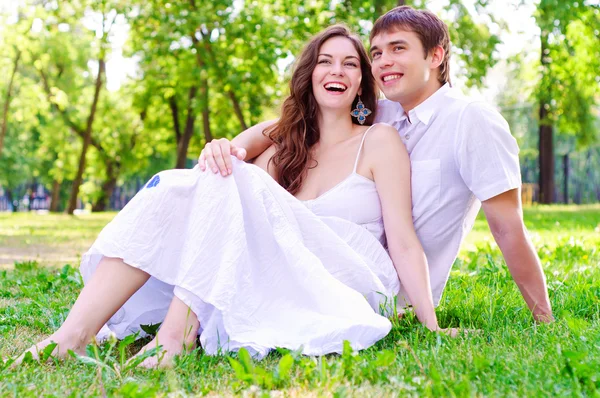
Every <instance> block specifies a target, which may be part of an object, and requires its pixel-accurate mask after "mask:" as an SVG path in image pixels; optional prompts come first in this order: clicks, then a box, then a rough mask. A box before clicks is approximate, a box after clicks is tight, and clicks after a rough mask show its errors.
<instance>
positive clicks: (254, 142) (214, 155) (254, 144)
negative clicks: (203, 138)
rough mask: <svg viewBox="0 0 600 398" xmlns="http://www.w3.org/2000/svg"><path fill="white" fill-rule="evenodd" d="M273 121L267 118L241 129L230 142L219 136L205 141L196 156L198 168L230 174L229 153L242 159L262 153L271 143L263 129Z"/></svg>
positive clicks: (273, 121)
mask: <svg viewBox="0 0 600 398" xmlns="http://www.w3.org/2000/svg"><path fill="white" fill-rule="evenodd" d="M275 122H276V120H269V121H266V122H262V123H259V124H256V125H254V126H252V127H250V128H249V129H247V130H244V131H242V132H241V133H240V134H238V135H237V136H236V137H235V138H234V139H233V140H231V142H230V141H229V140H228V139H227V138H219V139H215V140H212V141H211V142H208V143H206V145H205V146H204V149H203V150H202V153H200V157H199V158H198V164H199V166H200V169H201V170H202V171H204V170H206V167H208V169H210V170H212V171H213V173H221V174H222V175H223V176H226V175H229V174H231V167H232V166H231V155H234V156H236V157H237V158H238V159H240V160H244V159H254V158H255V157H257V156H258V155H260V154H261V153H263V152H264V151H265V150H266V149H267V148H268V147H269V146H270V145H271V144H272V142H271V140H269V138H267V137H265V136H264V134H263V131H264V130H265V129H266V128H268V127H270V126H271V125H273V124H274V123H275ZM205 163H206V167H205Z"/></svg>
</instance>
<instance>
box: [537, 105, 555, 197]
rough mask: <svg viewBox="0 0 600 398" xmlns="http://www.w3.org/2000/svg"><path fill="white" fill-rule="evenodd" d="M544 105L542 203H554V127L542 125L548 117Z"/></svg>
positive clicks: (542, 113) (541, 172) (542, 115)
mask: <svg viewBox="0 0 600 398" xmlns="http://www.w3.org/2000/svg"><path fill="white" fill-rule="evenodd" d="M544 105H545V104H544V103H541V104H540V132H539V134H540V142H539V153H540V159H539V164H540V176H539V186H540V203H546V204H548V203H553V202H554V143H553V131H552V126H548V125H545V124H541V123H543V122H541V120H543V119H544V118H546V117H547V114H548V112H547V110H546V108H545V107H544Z"/></svg>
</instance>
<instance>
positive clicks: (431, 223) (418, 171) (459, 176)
mask: <svg viewBox="0 0 600 398" xmlns="http://www.w3.org/2000/svg"><path fill="white" fill-rule="evenodd" d="M376 122H384V123H388V124H391V125H392V126H394V127H395V128H396V129H397V130H398V132H399V133H400V137H401V138H402V141H403V142H404V144H405V145H406V148H407V149H408V153H409V155H410V160H411V173H412V202H413V209H412V210H413V222H414V225H415V230H416V232H417V235H418V237H419V239H420V241H421V244H422V246H423V249H424V250H425V255H426V256H427V261H428V263H429V272H430V278H431V289H432V293H433V300H434V303H435V305H437V304H438V303H439V300H440V297H441V295H442V292H443V290H444V287H445V286H446V282H447V280H448V276H449V275H450V269H451V268H452V264H453V263H454V260H455V259H456V256H457V255H458V251H459V248H460V245H461V243H462V241H463V239H464V237H465V236H466V235H467V233H469V232H470V231H471V228H472V227H473V223H474V222H475V217H476V216H477V213H478V212H479V209H480V207H481V201H484V200H487V199H490V198H492V197H494V196H496V195H499V194H501V193H503V192H506V191H509V190H511V189H514V188H518V187H519V186H520V185H521V172H520V167H519V156H518V154H519V147H518V146H517V142H516V140H515V139H514V137H513V136H512V135H511V134H510V129H509V127H508V123H507V122H506V120H504V118H503V117H502V116H501V115H500V114H499V113H498V112H497V111H496V110H494V109H492V108H491V107H490V106H488V105H487V104H486V103H485V102H481V101H477V100H474V99H469V98H466V97H464V96H463V95H462V94H461V93H459V92H458V91H457V90H456V89H455V88H451V87H450V86H449V85H448V84H446V85H444V86H442V87H441V88H440V89H439V90H438V91H436V92H435V93H434V94H433V95H432V96H431V97H429V98H428V99H427V100H425V101H424V102H423V103H421V104H420V105H419V106H417V107H416V108H414V109H412V110H411V111H409V112H408V117H407V116H406V114H405V112H404V110H403V109H402V107H401V106H400V104H399V103H397V102H394V101H389V100H381V101H379V104H378V114H377V118H376ZM399 297H400V298H399V304H400V305H402V304H403V303H402V296H399ZM405 300H406V299H405ZM406 301H407V302H408V300H406Z"/></svg>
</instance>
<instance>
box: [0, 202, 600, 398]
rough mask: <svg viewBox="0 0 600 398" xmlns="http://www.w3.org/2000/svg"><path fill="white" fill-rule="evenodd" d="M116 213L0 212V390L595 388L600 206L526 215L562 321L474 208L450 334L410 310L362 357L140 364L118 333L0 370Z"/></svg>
mask: <svg viewBox="0 0 600 398" xmlns="http://www.w3.org/2000/svg"><path fill="white" fill-rule="evenodd" d="M113 216H114V213H113V214H94V215H84V216H78V217H69V216H65V215H34V214H2V213H0V357H1V359H0V361H1V362H0V396H40V395H48V396H53V395H60V396H62V395H73V396H83V395H85V396H87V395H118V396H132V397H133V396H148V395H162V396H166V395H169V396H187V395H236V394H242V395H246V396H336V397H338V396H339V397H341V396H361V397H362V396H373V397H379V396H397V395H402V396H404V395H426V396H472V395H476V396H496V395H501V396H506V395H510V396H545V395H561V396H562V395H568V396H600V267H599V265H600V206H599V205H594V206H585V207H575V206H554V207H543V206H539V207H532V208H528V209H526V211H525V220H526V224H527V227H528V229H529V231H530V233H531V235H532V238H533V241H534V243H535V245H536V247H537V249H538V252H539V255H540V258H541V260H542V263H543V266H544V269H545V272H546V276H547V279H548V287H549V294H550V299H551V302H552V305H553V308H554V312H555V315H556V318H557V320H556V322H554V323H553V324H550V325H537V324H535V323H534V322H533V321H532V318H531V316H530V314H529V312H528V310H527V308H526V306H525V304H524V302H523V300H522V298H521V296H520V294H519V292H518V289H517V287H516V285H515V284H514V283H513V282H512V279H511V277H510V274H509V273H508V271H507V269H506V266H505V265H504V262H503V260H502V256H501V255H500V252H499V251H498V248H497V246H496V245H495V244H494V242H493V239H492V238H491V235H490V233H489V231H488V229H487V226H486V223H485V220H484V219H483V218H480V219H478V220H477V223H476V225H475V229H474V231H473V232H472V233H471V234H470V235H469V237H468V239H467V242H466V243H465V244H464V245H463V250H462V251H461V253H460V256H459V259H458V260H457V262H456V264H455V266H454V268H453V271H452V276H451V278H450V281H449V284H448V287H447V289H446V291H445V293H444V297H443V300H442V303H441V305H440V307H439V308H438V317H439V319H440V323H441V325H442V326H444V327H449V326H454V327H464V328H474V329H480V330H481V332H480V333H475V334H469V335H465V336H460V337H458V338H450V337H447V336H445V335H438V334H435V333H431V332H428V331H426V330H425V329H424V328H423V327H421V326H420V325H419V324H418V322H417V321H416V320H415V319H414V317H412V316H408V317H407V318H406V319H404V320H401V321H394V328H393V329H392V332H391V333H390V334H389V335H388V336H387V337H386V338H385V339H383V340H382V341H380V342H379V343H377V344H376V345H375V346H374V347H372V348H370V349H368V350H365V351H362V352H360V353H358V354H357V353H353V352H351V351H350V350H347V351H346V352H345V353H344V354H343V355H330V356H327V357H324V358H310V357H302V356H298V355H296V354H295V353H293V352H286V351H281V352H276V353H273V354H271V355H269V356H268V357H267V358H266V359H265V360H263V361H261V362H253V361H251V360H250V359H249V358H247V357H246V356H245V355H243V354H240V355H234V356H232V357H226V356H221V357H209V356H205V355H204V354H203V353H202V351H201V350H197V351H196V352H194V353H193V354H191V355H187V356H183V357H181V358H179V359H178V361H177V364H176V366H175V368H173V369H170V370H143V369H137V368H131V367H128V366H127V365H126V364H124V361H122V359H123V358H122V356H123V354H124V355H125V356H127V355H131V353H132V352H133V351H134V350H135V348H136V347H140V344H141V343H140V342H137V343H134V344H131V345H129V343H130V342H128V341H125V342H122V343H119V342H113V343H112V344H111V343H108V344H105V345H103V346H100V347H92V346H90V347H89V349H90V353H91V354H92V356H93V358H92V359H87V360H81V359H80V360H72V361H67V362H58V363H51V364H45V365H40V364H37V363H28V364H25V365H23V366H21V367H20V368H19V369H17V370H16V371H15V370H10V369H8V367H7V366H6V363H8V359H9V358H10V357H12V356H14V355H16V354H18V353H20V352H21V351H23V350H24V349H26V348H27V347H28V346H30V345H31V344H32V343H34V342H36V341H38V340H40V339H41V338H42V337H43V336H45V335H47V334H49V333H51V332H52V331H53V330H55V329H56V328H57V327H58V325H59V324H60V323H61V322H62V321H63V319H64V318H65V316H66V314H67V312H68V309H69V307H70V305H71V304H72V303H73V301H74V300H75V298H76V295H77V292H78V290H79V289H80V288H81V280H80V278H79V275H78V273H77V270H76V265H77V260H78V257H79V256H80V254H81V253H82V252H83V251H85V249H86V248H87V246H89V245H90V244H91V242H92V241H93V239H94V236H95V235H96V234H97V233H98V232H99V230H100V229H101V228H102V226H103V225H104V224H105V223H106V222H108V221H109V220H110V219H111V218H112V217H113ZM15 261H16V263H13V262H15ZM119 348H121V349H119Z"/></svg>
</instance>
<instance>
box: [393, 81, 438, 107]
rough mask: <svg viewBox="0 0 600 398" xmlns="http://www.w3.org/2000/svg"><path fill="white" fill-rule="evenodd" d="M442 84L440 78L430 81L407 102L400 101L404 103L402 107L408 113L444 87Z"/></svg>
mask: <svg viewBox="0 0 600 398" xmlns="http://www.w3.org/2000/svg"><path fill="white" fill-rule="evenodd" d="M442 86H443V85H442V83H440V82H439V81H438V80H434V81H430V82H428V83H427V85H426V86H425V87H424V88H423V90H421V91H420V92H418V93H417V94H416V95H415V96H413V97H412V98H410V99H408V100H407V101H406V103H404V102H400V105H402V109H403V110H404V112H405V113H406V114H407V115H408V112H410V111H411V110H413V109H415V108H416V107H417V106H419V105H421V104H422V103H423V102H425V100H427V99H428V98H429V97H431V96H432V95H433V94H435V93H436V91H438V90H439V89H440V88H442Z"/></svg>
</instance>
